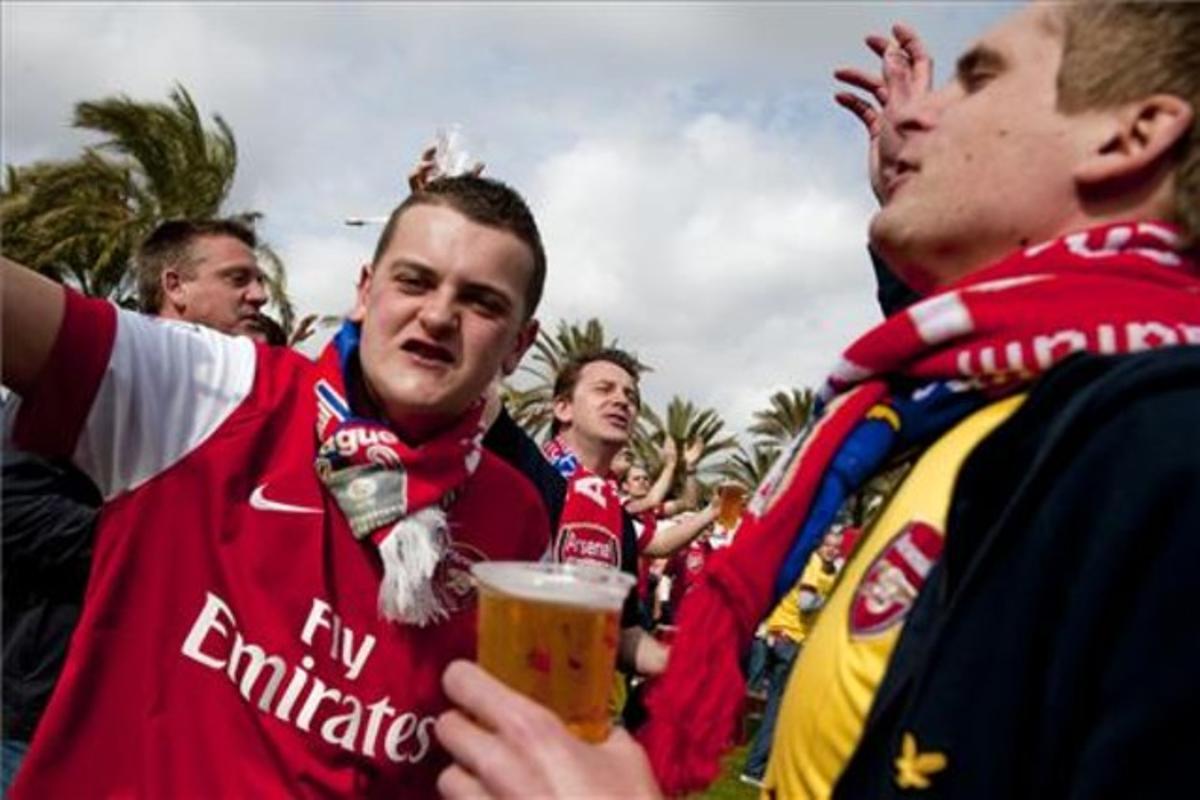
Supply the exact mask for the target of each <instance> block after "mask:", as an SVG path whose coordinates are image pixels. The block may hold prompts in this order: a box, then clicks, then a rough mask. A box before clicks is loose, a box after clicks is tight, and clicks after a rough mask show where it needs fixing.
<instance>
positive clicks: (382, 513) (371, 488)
mask: <svg viewBox="0 0 1200 800" xmlns="http://www.w3.org/2000/svg"><path fill="white" fill-rule="evenodd" d="M357 359H358V327H357V326H356V325H354V324H353V323H349V322H347V323H346V324H345V325H344V326H343V327H342V330H341V331H339V332H338V335H337V336H336V337H335V338H334V340H333V341H332V342H330V344H329V346H328V347H326V348H325V351H324V352H323V353H322V354H321V357H320V359H319V360H318V362H317V370H318V372H319V375H320V378H319V380H318V381H317V382H316V384H315V386H314V391H315V395H316V396H315V400H316V403H317V441H318V442H319V443H320V446H319V449H318V454H317V460H316V469H317V474H318V475H319V476H320V478H321V480H322V482H324V484H325V486H326V488H328V489H329V492H330V493H331V494H332V495H333V496H334V498H335V499H336V500H337V503H338V507H339V508H341V510H342V513H343V514H345V515H346V520H347V522H349V524H350V530H351V531H352V532H353V533H354V535H355V536H356V537H357V538H359V539H363V538H370V540H371V541H372V542H374V543H375V545H376V546H377V547H378V548H379V555H380V558H381V559H382V560H383V568H384V573H383V579H382V581H381V583H380V586H379V612H380V614H381V615H382V616H383V617H385V618H386V619H389V620H393V621H396V622H402V623H407V624H414V625H419V626H424V625H427V624H429V623H431V622H437V621H440V620H442V619H445V618H446V617H447V616H448V615H449V612H448V611H447V610H446V609H445V608H444V607H443V605H442V603H441V601H440V600H439V599H438V597H437V594H436V593H435V592H434V590H433V580H432V579H433V575H434V572H435V571H436V569H437V566H438V564H439V562H440V561H441V559H442V556H443V555H444V554H445V553H446V550H447V548H448V546H449V544H450V531H449V524H448V523H447V520H446V509H447V507H448V506H449V505H450V503H451V502H453V499H454V496H455V494H456V492H457V491H458V490H459V488H460V487H461V486H462V485H463V484H464V483H465V482H466V481H467V479H468V478H469V477H470V476H471V474H472V473H474V472H475V470H476V468H477V467H478V466H479V462H480V459H481V457H482V450H481V448H482V442H483V435H484V430H483V428H482V427H481V426H480V419H481V417H482V414H483V402H482V400H481V401H480V402H478V403H475V404H473V405H472V406H471V407H470V408H469V409H468V410H467V412H466V413H464V414H463V416H462V417H461V418H460V419H458V420H457V421H456V422H455V423H454V424H453V425H452V426H451V427H450V428H448V429H446V430H444V431H442V432H441V433H439V434H438V435H436V436H435V437H434V438H432V439H430V440H428V441H426V442H423V443H421V444H420V445H417V446H410V445H408V444H406V443H405V442H404V441H403V440H402V439H401V438H400V437H399V436H398V435H397V434H396V433H395V432H394V431H392V430H391V428H390V427H388V426H387V425H386V424H384V423H383V422H380V421H378V420H373V419H367V418H363V417H356V416H354V415H353V412H352V409H351V405H350V403H349V402H347V400H346V398H347V396H348V395H347V391H346V389H347V387H346V381H345V375H346V374H347V368H348V367H351V366H353V365H356V363H357Z"/></svg>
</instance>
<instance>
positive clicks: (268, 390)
mask: <svg viewBox="0 0 1200 800" xmlns="http://www.w3.org/2000/svg"><path fill="white" fill-rule="evenodd" d="M3 269H4V275H3V291H4V293H3V318H4V329H3V333H4V350H3V356H4V383H5V384H6V385H8V386H11V387H12V388H13V389H14V390H15V391H16V392H17V393H18V394H19V395H21V398H22V408H21V411H20V413H19V414H18V417H17V420H16V423H15V426H14V430H13V436H14V440H15V441H16V442H17V443H18V444H19V445H21V446H23V447H25V448H27V449H29V450H32V451H35V452H39V453H42V454H45V455H48V456H63V457H69V458H70V459H71V460H72V461H73V462H74V463H75V464H76V465H77V466H78V467H80V468H81V469H82V470H83V471H84V472H85V473H86V474H87V475H88V476H89V477H90V478H91V479H92V480H93V481H94V482H95V483H96V485H97V486H98V487H99V489H100V491H101V493H102V495H103V496H104V499H105V502H106V504H105V508H104V511H103V514H102V517H101V521H100V524H99V528H98V530H97V534H96V542H95V555H94V566H93V571H92V574H91V576H90V579H89V585H88V594H87V597H86V600H85V604H84V609H83V613H82V616H81V618H80V621H79V625H78V628H77V630H76V633H75V636H74V639H73V642H72V646H71V650H70V653H69V655H68V658H67V663H66V666H65V668H64V671H63V675H62V678H61V680H60V683H59V685H58V687H57V690H56V692H55V694H54V696H53V698H52V699H51V702H50V705H49V707H48V708H47V710H46V713H45V716H44V717H43V719H42V722H41V725H40V726H39V728H38V730H37V733H36V735H35V737H34V740H33V743H32V746H31V749H30V752H29V756H28V758H27V760H26V761H25V763H24V765H23V767H22V771H21V773H20V774H19V775H18V778H17V782H16V785H15V786H14V787H13V794H12V796H14V797H17V798H26V797H68V796H79V795H80V794H81V793H82V794H90V795H97V796H112V795H123V796H155V797H163V796H165V797H181V796H213V797H217V796H224V797H230V796H246V795H256V796H288V797H293V796H333V795H340V796H348V795H363V796H390V797H394V796H397V795H398V794H403V795H405V796H428V795H432V794H433V778H434V776H435V775H436V773H437V770H438V769H439V767H440V766H441V765H442V764H443V763H444V756H443V755H442V753H441V752H440V750H439V749H438V748H437V745H436V743H435V742H434V740H433V737H432V731H431V728H432V723H433V719H434V717H435V715H436V714H437V713H438V712H439V711H441V710H442V709H444V707H445V698H444V697H443V695H442V692H441V689H440V687H439V686H438V677H439V675H440V673H441V671H442V669H443V667H444V666H445V664H446V663H447V662H448V661H449V660H450V659H452V658H456V657H466V658H470V657H471V656H472V655H473V652H474V596H473V590H472V588H471V582H470V580H469V577H468V576H469V572H468V570H469V568H470V566H471V564H472V563H474V562H476V561H479V560H484V559H503V558H522V559H533V558H537V557H539V556H540V555H542V553H544V552H545V550H546V548H547V546H548V542H549V531H548V526H547V524H546V521H545V516H544V513H543V511H542V510H541V507H540V501H539V500H538V498H537V496H536V494H535V492H534V490H533V489H532V488H531V487H529V485H528V483H527V482H526V481H525V480H524V479H523V478H522V477H520V475H519V474H518V473H517V472H516V471H515V470H513V469H512V468H511V467H509V466H507V465H506V464H504V463H502V462H501V461H500V460H499V459H497V458H496V457H494V456H492V455H490V454H488V453H487V452H485V451H483V450H482V449H481V448H480V441H481V438H482V430H481V424H480V419H481V414H482V406H483V404H482V402H481V401H480V398H481V395H482V394H483V392H484V390H485V388H486V386H487V384H488V383H489V381H490V380H491V379H492V377H493V376H494V375H495V374H497V372H500V371H506V372H508V371H511V370H512V369H514V368H515V366H516V364H517V362H518V360H519V359H520V357H521V355H522V354H523V352H524V351H525V349H526V348H527V347H528V345H529V344H530V343H531V341H532V339H533V337H534V335H535V333H536V329H537V325H536V322H535V321H534V320H533V319H532V315H533V312H534V309H535V308H536V306H537V302H538V299H539V297H540V294H541V288H542V284H543V281H544V275H545V256H544V254H543V251H542V246H541V242H540V237H539V234H538V232H537V228H536V225H535V223H534V221H533V218H532V216H531V215H530V213H529V211H528V209H527V208H526V206H525V204H524V202H523V201H522V200H521V199H520V198H519V196H517V195H516V193H515V192H513V191H512V190H511V189H509V188H507V187H505V186H504V185H502V184H499V183H497V182H494V181H488V180H484V179H480V178H477V177H462V178H455V179H446V180H443V181H438V182H436V183H434V184H432V185H430V186H428V187H425V188H424V189H423V190H422V191H420V192H417V193H415V194H413V195H412V196H410V197H409V198H408V199H407V200H406V201H405V202H404V203H403V204H401V206H400V207H399V208H397V209H396V211H395V212H393V214H392V217H391V219H390V221H389V223H388V225H387V227H386V228H385V230H384V232H383V235H382V236H381V238H380V242H379V245H378V247H377V249H376V252H375V255H374V258H373V259H372V264H371V268H370V273H369V276H368V277H367V280H366V281H365V282H364V283H363V285H362V286H361V288H360V290H359V293H358V302H357V305H356V307H355V310H354V312H353V314H352V316H351V318H350V320H349V321H348V323H347V324H346V325H345V326H344V327H343V329H342V330H341V331H340V332H339V334H338V336H337V337H336V338H335V340H334V342H333V343H331V345H330V346H329V348H328V349H327V350H326V352H325V353H324V354H323V355H322V356H321V358H320V359H319V361H318V362H316V363H313V362H310V361H308V360H307V359H305V358H303V357H302V356H299V355H297V354H295V353H293V352H291V351H289V350H285V349H280V348H266V347H256V346H255V345H253V344H252V343H251V342H250V341H249V340H247V339H244V338H230V337H227V336H223V335H220V334H218V333H216V332H213V331H209V330H205V329H200V328H197V327H195V326H191V325H181V324H178V323H172V322H164V321H161V320H155V319H150V318H146V317H142V316H140V315H136V314H132V313H128V312H124V311H120V310H118V309H116V308H115V307H113V306H112V305H109V304H107V303H104V302H100V301H95V300H89V299H85V298H83V297H82V296H80V295H78V294H76V293H74V292H71V291H70V290H66V289H64V288H63V287H60V286H57V285H55V284H52V283H50V282H49V281H46V280H45V279H42V278H40V277H39V276H37V275H35V274H33V273H31V272H29V271H27V270H25V269H22V268H20V267H19V266H18V265H15V264H13V263H12V262H8V261H6V262H4V264H3ZM498 504H502V505H503V508H504V513H503V514H497V513H496V508H497V505H498Z"/></svg>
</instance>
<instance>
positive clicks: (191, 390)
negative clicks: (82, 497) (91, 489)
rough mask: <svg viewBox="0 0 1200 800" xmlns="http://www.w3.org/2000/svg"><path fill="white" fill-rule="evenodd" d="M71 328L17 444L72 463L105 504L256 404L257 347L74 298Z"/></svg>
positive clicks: (69, 301) (16, 434)
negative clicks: (248, 403)
mask: <svg viewBox="0 0 1200 800" xmlns="http://www.w3.org/2000/svg"><path fill="white" fill-rule="evenodd" d="M64 291H65V292H66V309H65V313H64V317H63V323H62V327H61V328H60V330H59V334H58V338H57V339H56V340H55V343H54V346H53V348H52V350H51V353H50V357H49V359H48V361H47V365H46V367H45V369H43V371H42V374H41V375H40V376H39V378H38V381H37V383H36V385H35V386H34V387H33V389H32V390H31V391H30V392H29V393H28V395H27V396H26V397H24V398H22V400H21V406H20V409H19V412H18V414H17V416H16V421H15V424H14V426H13V430H12V438H13V441H14V443H15V444H16V445H17V446H18V447H20V448H22V449H25V450H28V451H30V452H33V453H37V454H39V455H42V456H45V457H49V458H68V459H69V460H70V461H71V462H73V463H74V464H75V465H76V466H77V467H78V468H79V469H80V470H81V471H83V472H84V473H85V474H86V475H87V476H88V477H89V478H91V479H92V481H93V482H94V483H95V484H96V486H97V487H98V488H99V490H100V493H101V494H102V495H103V497H104V499H105V500H109V499H111V498H113V497H115V496H117V495H119V494H121V493H122V492H124V491H128V490H130V489H135V488H137V487H138V486H139V485H141V484H142V483H144V482H146V481H147V480H149V479H151V478H153V477H154V476H155V475H158V474H160V473H162V472H163V471H165V470H166V469H167V468H168V467H170V466H171V465H173V464H175V463H176V462H178V461H179V460H180V459H181V458H183V457H184V456H186V455H187V454H188V453H190V452H191V451H193V450H195V449H196V447H198V446H199V445H200V444H201V443H202V442H203V441H204V440H205V439H207V438H208V437H209V436H211V435H212V433H213V432H214V431H216V429H217V428H218V427H220V425H221V424H222V423H223V422H224V421H225V420H226V419H228V417H229V415H230V414H232V413H233V411H234V410H235V409H236V408H237V407H238V406H239V405H240V404H241V403H242V401H243V400H245V399H246V397H248V396H249V394H250V390H251V388H252V386H253V383H254V373H255V350H254V345H253V344H252V343H251V341H250V340H249V339H246V338H235V337H231V336H225V335H224V334H221V333H218V332H216V331H213V330H210V329H207V328H203V327H201V326H198V325H193V324H190V323H183V322H171V321H166V320H159V319H156V318H153V317H147V316H145V315H142V314H138V313H136V312H132V311H126V310H122V309H118V308H117V307H116V306H114V305H112V304H111V303H108V302H105V301H102V300H96V299H92V298H85V297H83V296H82V295H80V294H79V293H78V292H75V291H73V290H70V289H65V290H64Z"/></svg>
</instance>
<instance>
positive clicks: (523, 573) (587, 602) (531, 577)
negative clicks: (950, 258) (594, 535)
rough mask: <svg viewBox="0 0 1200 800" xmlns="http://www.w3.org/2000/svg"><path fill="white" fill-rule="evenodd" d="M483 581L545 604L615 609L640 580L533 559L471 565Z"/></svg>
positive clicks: (605, 569) (601, 569) (609, 571)
mask: <svg viewBox="0 0 1200 800" xmlns="http://www.w3.org/2000/svg"><path fill="white" fill-rule="evenodd" d="M471 573H472V574H473V575H474V576H475V578H476V580H478V581H479V582H480V583H481V584H484V585H485V586H486V587H487V588H490V589H493V590H495V591H498V592H503V593H504V594H508V595H512V596H514V597H521V598H524V599H526V600H535V601H538V602H543V603H561V604H564V605H572V606H585V607H587V608H599V609H604V610H606V611H611V610H616V609H619V608H620V607H621V604H622V603H624V602H625V597H626V596H627V595H628V594H629V590H630V589H632V588H633V584H634V583H636V582H637V579H636V578H634V576H632V575H628V574H626V573H624V572H621V571H619V570H616V569H613V568H611V567H600V566H590V565H583V564H551V563H544V562H532V561H484V562H481V563H478V564H475V565H473V566H472V567H471Z"/></svg>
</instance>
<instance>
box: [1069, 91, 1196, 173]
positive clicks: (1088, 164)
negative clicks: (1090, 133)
mask: <svg viewBox="0 0 1200 800" xmlns="http://www.w3.org/2000/svg"><path fill="white" fill-rule="evenodd" d="M1194 114H1195V111H1194V109H1193V108H1192V104H1191V103H1189V102H1188V101H1186V100H1184V99H1183V98H1181V97H1176V96H1175V95H1171V94H1155V95H1150V96H1149V97H1145V98H1142V99H1141V100H1137V101H1134V102H1132V103H1127V104H1125V105H1124V106H1121V107H1119V108H1116V109H1113V110H1112V111H1111V112H1110V113H1107V114H1102V115H1101V118H1102V120H1104V121H1103V122H1101V134H1100V140H1099V143H1098V145H1097V146H1096V147H1095V149H1094V151H1093V152H1092V153H1091V155H1090V156H1089V157H1087V158H1085V159H1084V160H1083V161H1082V162H1081V163H1080V164H1079V165H1077V166H1076V168H1075V180H1076V181H1077V182H1078V183H1080V184H1085V185H1086V184H1092V185H1094V184H1100V183H1107V182H1110V181H1114V180H1121V179H1125V178H1129V177H1132V176H1134V175H1137V174H1138V173H1142V172H1145V171H1146V170H1148V169H1151V168H1153V167H1154V166H1155V163H1156V162H1158V161H1159V160H1160V159H1162V158H1163V157H1164V156H1165V155H1166V154H1167V153H1169V152H1170V150H1171V149H1172V148H1173V147H1174V146H1175V144H1176V143H1177V142H1179V140H1180V139H1181V138H1182V137H1183V136H1186V135H1187V132H1188V130H1189V129H1190V128H1191V125H1192V120H1193V118H1194Z"/></svg>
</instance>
